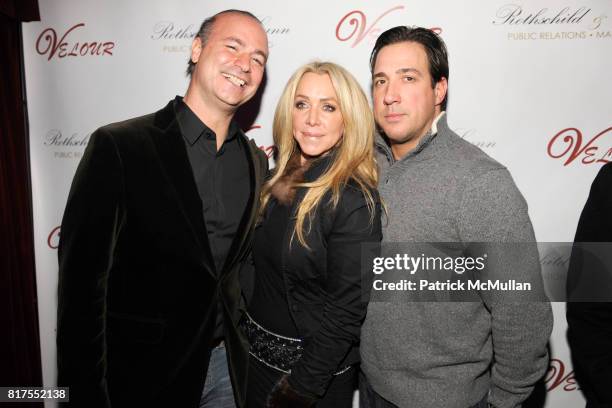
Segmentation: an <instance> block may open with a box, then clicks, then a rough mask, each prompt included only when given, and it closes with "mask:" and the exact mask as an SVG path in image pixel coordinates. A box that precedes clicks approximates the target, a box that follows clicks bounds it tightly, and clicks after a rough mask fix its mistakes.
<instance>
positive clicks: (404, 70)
mask: <svg viewBox="0 0 612 408" xmlns="http://www.w3.org/2000/svg"><path fill="white" fill-rule="evenodd" d="M409 72H414V73H416V74H418V75H419V76H422V75H423V74H422V73H421V71H419V70H418V69H416V68H400V69H398V70H397V71H395V73H396V74H407V73H409ZM372 78H373V79H374V78H387V74H385V73H384V72H377V73H375V74H374V75H373V76H372Z"/></svg>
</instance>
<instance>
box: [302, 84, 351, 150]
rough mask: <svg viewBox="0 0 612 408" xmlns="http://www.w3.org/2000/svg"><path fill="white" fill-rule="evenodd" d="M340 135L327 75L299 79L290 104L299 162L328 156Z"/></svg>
mask: <svg viewBox="0 0 612 408" xmlns="http://www.w3.org/2000/svg"><path fill="white" fill-rule="evenodd" d="M343 132H344V120H343V119H342V113H341V112H340V107H339V106H338V97H337V95H336V91H335V90H334V87H333V85H332V82H331V79H330V78H329V75H327V74H315V73H312V72H309V73H307V74H304V76H302V79H301V80H300V83H299V84H298V87H297V91H296V93H295V99H294V101H293V137H294V138H295V140H296V141H297V143H298V144H299V145H300V150H301V151H302V162H304V161H305V160H306V159H309V158H313V157H318V156H321V155H323V154H325V153H327V152H329V151H330V150H331V149H332V148H333V147H334V146H335V145H336V144H337V143H338V141H339V140H340V138H341V137H342V133H343Z"/></svg>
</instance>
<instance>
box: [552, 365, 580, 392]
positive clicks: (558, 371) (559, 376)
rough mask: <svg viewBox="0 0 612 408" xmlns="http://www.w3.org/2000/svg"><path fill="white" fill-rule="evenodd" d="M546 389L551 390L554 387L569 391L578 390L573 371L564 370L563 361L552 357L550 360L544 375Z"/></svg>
mask: <svg viewBox="0 0 612 408" xmlns="http://www.w3.org/2000/svg"><path fill="white" fill-rule="evenodd" d="M544 384H545V385H546V391H548V392H551V391H553V390H555V389H558V390H562V391H566V392H571V391H576V390H579V389H580V388H579V387H578V384H577V383H576V378H575V376H574V371H570V372H568V373H566V372H565V364H564V363H563V361H561V360H559V359H557V358H553V359H551V360H550V366H549V367H548V372H547V373H546V376H545V377H544Z"/></svg>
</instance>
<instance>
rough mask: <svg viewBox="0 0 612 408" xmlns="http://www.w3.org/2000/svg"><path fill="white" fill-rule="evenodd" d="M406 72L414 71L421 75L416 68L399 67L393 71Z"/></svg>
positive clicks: (397, 72)
mask: <svg viewBox="0 0 612 408" xmlns="http://www.w3.org/2000/svg"><path fill="white" fill-rule="evenodd" d="M408 72H414V73H416V74H419V75H423V74H421V71H419V70H418V69H416V68H400V69H398V70H397V71H395V73H396V74H407V73H408Z"/></svg>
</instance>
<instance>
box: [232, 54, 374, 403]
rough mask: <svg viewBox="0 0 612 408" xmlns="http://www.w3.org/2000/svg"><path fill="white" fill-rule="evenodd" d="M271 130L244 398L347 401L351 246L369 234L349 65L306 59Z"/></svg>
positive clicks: (357, 318)
mask: <svg viewBox="0 0 612 408" xmlns="http://www.w3.org/2000/svg"><path fill="white" fill-rule="evenodd" d="M273 132H274V142H275V144H276V146H277V148H278V158H277V166H276V169H275V171H274V172H273V175H272V177H271V178H270V179H269V181H268V182H267V184H265V186H264V188H263V191H262V214H261V222H260V223H259V225H258V227H256V230H255V237H254V245H253V261H254V265H255V284H254V291H253V297H252V299H251V302H250V304H249V313H248V315H247V318H246V319H245V320H244V323H243V328H244V330H245V332H246V334H247V337H248V338H249V342H250V344H251V348H250V366H249V379H248V391H247V405H248V406H249V407H262V406H268V407H292V408H299V407H307V406H312V405H313V404H315V403H316V406H317V407H334V408H342V407H351V405H352V398H353V390H354V387H355V383H356V376H357V371H358V370H357V368H356V367H355V364H357V363H358V359H359V352H358V342H359V331H360V326H361V323H362V321H363V319H364V317H365V313H366V307H367V304H366V301H365V299H364V296H362V294H363V293H364V292H362V281H361V271H360V256H361V255H360V248H361V243H362V242H378V241H380V239H381V225H380V215H381V214H380V211H381V210H380V202H379V198H378V193H377V191H376V185H377V169H376V164H375V162H374V156H373V146H374V120H373V117H372V114H371V111H370V108H369V106H368V102H367V99H366V96H365V94H364V93H363V90H362V89H361V87H360V86H359V84H358V83H357V81H356V80H355V79H354V78H353V76H352V75H351V74H350V73H349V72H347V71H346V70H345V69H344V68H342V67H340V66H338V65H336V64H333V63H329V62H314V63H311V64H308V65H305V66H303V67H301V68H300V69H298V71H297V72H296V73H295V74H294V75H293V76H292V77H291V79H290V80H289V83H288V84H287V86H286V87H285V90H284V92H283V94H282V96H281V98H280V101H279V103H278V106H277V108H276V113H275V116H274V129H273ZM364 291H367V286H366V287H364Z"/></svg>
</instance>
